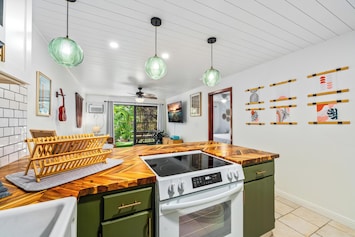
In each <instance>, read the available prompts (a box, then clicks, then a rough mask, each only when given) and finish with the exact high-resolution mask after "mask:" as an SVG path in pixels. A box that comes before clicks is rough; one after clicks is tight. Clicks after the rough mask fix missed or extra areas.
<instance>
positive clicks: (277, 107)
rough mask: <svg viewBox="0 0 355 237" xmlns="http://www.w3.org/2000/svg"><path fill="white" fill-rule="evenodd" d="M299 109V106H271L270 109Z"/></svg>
mask: <svg viewBox="0 0 355 237" xmlns="http://www.w3.org/2000/svg"><path fill="white" fill-rule="evenodd" d="M294 107H297V105H277V106H276V105H275V106H270V109H281V108H294Z"/></svg>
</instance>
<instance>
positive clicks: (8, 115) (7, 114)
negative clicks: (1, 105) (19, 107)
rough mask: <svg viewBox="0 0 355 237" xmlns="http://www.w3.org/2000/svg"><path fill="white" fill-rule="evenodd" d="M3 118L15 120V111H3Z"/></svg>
mask: <svg viewBox="0 0 355 237" xmlns="http://www.w3.org/2000/svg"><path fill="white" fill-rule="evenodd" d="M3 117H4V118H13V117H14V110H13V109H4V110H3Z"/></svg>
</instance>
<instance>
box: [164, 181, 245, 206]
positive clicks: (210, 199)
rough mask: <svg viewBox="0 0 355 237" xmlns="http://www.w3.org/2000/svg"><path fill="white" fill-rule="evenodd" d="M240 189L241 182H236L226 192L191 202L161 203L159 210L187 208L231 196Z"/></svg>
mask: <svg viewBox="0 0 355 237" xmlns="http://www.w3.org/2000/svg"><path fill="white" fill-rule="evenodd" d="M242 190H243V184H238V185H237V186H236V187H235V188H233V189H231V190H228V191H227V192H224V193H221V194H217V195H214V196H211V197H208V198H204V199H199V200H196V201H191V202H184V203H178V204H163V205H161V207H160V208H161V209H160V210H161V211H162V212H164V211H171V210H177V209H184V208H189V207H193V206H198V205H201V204H205V203H209V202H213V201H216V200H220V199H222V198H226V197H229V196H232V195H233V194H235V193H238V192H240V191H242Z"/></svg>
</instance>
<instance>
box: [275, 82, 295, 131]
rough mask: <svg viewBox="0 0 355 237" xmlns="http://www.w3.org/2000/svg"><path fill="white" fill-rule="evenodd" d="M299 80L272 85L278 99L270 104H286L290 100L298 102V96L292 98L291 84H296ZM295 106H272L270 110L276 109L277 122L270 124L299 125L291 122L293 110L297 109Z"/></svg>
mask: <svg viewBox="0 0 355 237" xmlns="http://www.w3.org/2000/svg"><path fill="white" fill-rule="evenodd" d="M296 81H297V79H289V80H285V81H281V82H277V83H272V84H270V85H269V86H270V87H277V88H274V90H275V94H276V95H277V96H278V97H277V98H276V99H272V100H270V102H277V103H279V102H285V101H288V100H296V99H297V97H296V96H290V94H291V92H290V91H291V83H292V82H296ZM295 107H297V105H295V104H282V105H273V106H270V109H276V111H275V114H276V121H275V122H270V124H271V125H297V122H292V121H289V120H290V118H291V108H295Z"/></svg>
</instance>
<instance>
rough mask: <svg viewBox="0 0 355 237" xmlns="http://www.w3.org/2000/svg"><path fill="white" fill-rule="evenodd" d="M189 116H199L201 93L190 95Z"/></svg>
mask: <svg viewBox="0 0 355 237" xmlns="http://www.w3.org/2000/svg"><path fill="white" fill-rule="evenodd" d="M190 116H191V117H197V116H201V92H197V93H195V94H192V95H190Z"/></svg>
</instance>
